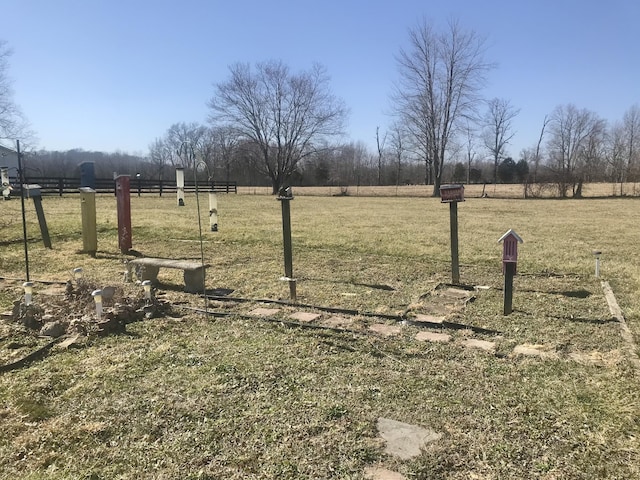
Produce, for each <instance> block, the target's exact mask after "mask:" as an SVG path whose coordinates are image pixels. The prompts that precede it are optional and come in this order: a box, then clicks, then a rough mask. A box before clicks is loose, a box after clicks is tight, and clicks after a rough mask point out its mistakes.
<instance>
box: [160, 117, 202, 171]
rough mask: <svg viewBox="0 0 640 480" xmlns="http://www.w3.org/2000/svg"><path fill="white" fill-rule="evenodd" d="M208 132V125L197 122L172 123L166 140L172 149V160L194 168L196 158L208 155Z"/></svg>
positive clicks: (179, 164)
mask: <svg viewBox="0 0 640 480" xmlns="http://www.w3.org/2000/svg"><path fill="white" fill-rule="evenodd" d="M206 133H207V127H205V126H204V125H201V124H199V123H197V122H191V123H185V122H179V123H174V124H173V125H171V127H169V130H167V133H166V134H165V138H164V141H165V143H166V145H167V146H168V148H169V149H170V150H171V151H172V156H171V160H172V162H173V163H174V165H176V166H181V167H184V168H188V169H193V168H194V167H195V163H196V159H203V157H206V149H207V146H206V143H207V142H206V141H205V140H206ZM173 153H175V156H174V155H173Z"/></svg>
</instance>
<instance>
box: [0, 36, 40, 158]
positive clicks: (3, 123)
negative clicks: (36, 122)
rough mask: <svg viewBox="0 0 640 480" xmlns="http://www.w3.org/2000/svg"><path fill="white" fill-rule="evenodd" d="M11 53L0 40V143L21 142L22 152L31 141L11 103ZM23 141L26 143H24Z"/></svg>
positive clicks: (31, 137) (24, 120) (25, 122)
mask: <svg viewBox="0 0 640 480" xmlns="http://www.w3.org/2000/svg"><path fill="white" fill-rule="evenodd" d="M11 54H12V51H11V49H10V48H9V47H8V45H7V42H5V41H4V40H0V142H2V141H3V140H4V141H5V142H6V141H9V140H11V141H13V140H16V139H20V140H22V141H23V142H22V148H23V150H24V149H26V147H28V146H29V145H28V143H29V142H32V141H33V132H31V131H30V130H29V125H28V122H27V120H26V119H25V117H24V116H23V114H22V111H21V110H20V108H18V106H17V105H16V104H15V102H14V101H13V89H12V88H11V79H10V78H9V57H10V56H11ZM25 140H26V141H27V143H25Z"/></svg>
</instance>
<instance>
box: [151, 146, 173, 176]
mask: <svg viewBox="0 0 640 480" xmlns="http://www.w3.org/2000/svg"><path fill="white" fill-rule="evenodd" d="M175 153H176V152H172V149H171V147H170V146H169V145H167V143H166V142H165V141H164V139H162V138H156V139H155V140H154V141H153V142H152V143H151V145H149V161H150V163H151V165H153V167H154V170H155V173H156V175H157V177H158V180H163V179H164V176H165V174H166V173H167V167H168V166H169V165H172V164H173V160H172V159H173V156H174V154H175Z"/></svg>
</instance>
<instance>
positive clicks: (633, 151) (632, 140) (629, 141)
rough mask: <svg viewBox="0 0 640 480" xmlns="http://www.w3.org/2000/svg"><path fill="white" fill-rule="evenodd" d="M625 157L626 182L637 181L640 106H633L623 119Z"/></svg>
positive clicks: (639, 162) (639, 161) (639, 152)
mask: <svg viewBox="0 0 640 480" xmlns="http://www.w3.org/2000/svg"><path fill="white" fill-rule="evenodd" d="M622 126H623V140H624V157H625V159H626V172H625V173H626V174H625V180H628V179H629V177H633V179H634V180H635V178H636V175H635V174H637V172H636V170H637V169H638V167H640V165H639V164H640V106H638V105H637V104H635V105H632V106H631V107H630V108H629V110H627V111H626V112H625V113H624V117H623V118H622Z"/></svg>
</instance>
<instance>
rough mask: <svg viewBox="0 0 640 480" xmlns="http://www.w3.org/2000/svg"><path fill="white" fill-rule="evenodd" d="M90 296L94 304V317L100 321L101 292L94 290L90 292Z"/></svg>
mask: <svg viewBox="0 0 640 480" xmlns="http://www.w3.org/2000/svg"><path fill="white" fill-rule="evenodd" d="M91 296H92V297H93V300H94V301H95V302H96V317H98V320H100V319H101V318H102V290H94V291H93V292H91Z"/></svg>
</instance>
